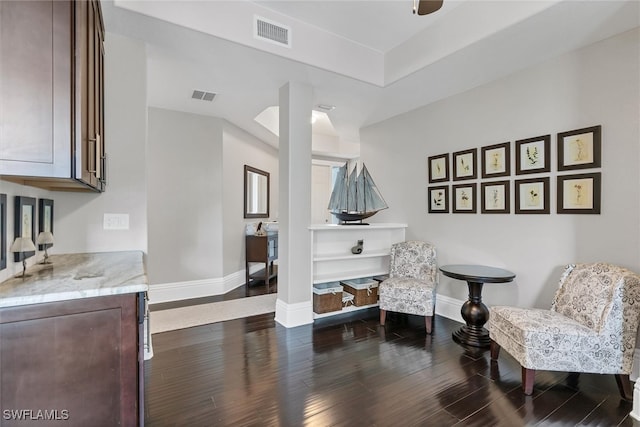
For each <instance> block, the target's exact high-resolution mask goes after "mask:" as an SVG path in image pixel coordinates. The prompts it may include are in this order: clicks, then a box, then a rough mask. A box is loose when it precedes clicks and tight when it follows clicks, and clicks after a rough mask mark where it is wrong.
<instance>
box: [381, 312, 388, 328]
mask: <svg viewBox="0 0 640 427" xmlns="http://www.w3.org/2000/svg"><path fill="white" fill-rule="evenodd" d="M386 318H387V310H383V309H380V325H381V326H384V321H385V319H386Z"/></svg>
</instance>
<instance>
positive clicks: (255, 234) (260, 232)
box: [254, 222, 267, 236]
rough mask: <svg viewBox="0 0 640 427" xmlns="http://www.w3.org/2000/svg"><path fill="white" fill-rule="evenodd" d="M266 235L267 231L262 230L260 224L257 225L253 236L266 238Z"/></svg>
mask: <svg viewBox="0 0 640 427" xmlns="http://www.w3.org/2000/svg"><path fill="white" fill-rule="evenodd" d="M266 235H267V231H266V230H265V229H264V227H262V222H259V223H258V227H257V228H256V232H255V233H254V236H266Z"/></svg>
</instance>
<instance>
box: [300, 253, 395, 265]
mask: <svg viewBox="0 0 640 427" xmlns="http://www.w3.org/2000/svg"><path fill="white" fill-rule="evenodd" d="M389 255H390V252H389V251H380V252H366V251H365V252H362V253H361V254H358V255H355V254H352V253H349V254H334V255H318V256H316V257H315V258H313V261H314V262H327V261H341V260H354V261H355V260H357V259H358V258H377V257H384V256H389Z"/></svg>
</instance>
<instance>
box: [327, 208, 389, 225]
mask: <svg viewBox="0 0 640 427" xmlns="http://www.w3.org/2000/svg"><path fill="white" fill-rule="evenodd" d="M376 212H378V211H373V212H331V213H332V214H333V215H334V216H335V217H336V218H338V219H339V220H340V221H342V222H343V223H350V222H353V221H362V220H363V219H365V218H369V217H370V216H372V215H373V214H375V213H376Z"/></svg>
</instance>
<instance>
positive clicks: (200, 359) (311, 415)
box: [145, 309, 633, 427]
mask: <svg viewBox="0 0 640 427" xmlns="http://www.w3.org/2000/svg"><path fill="white" fill-rule="evenodd" d="M434 321H435V322H434V333H433V335H426V333H425V330H424V323H423V322H422V321H421V319H420V318H419V317H416V318H414V317H411V316H401V315H391V316H389V321H388V323H387V325H386V326H385V327H381V326H380V325H379V323H378V311H377V309H370V310H364V311H361V312H356V313H352V314H350V315H348V316H337V317H335V318H325V319H322V321H318V322H316V323H315V324H314V325H305V326H300V327H297V328H291V329H287V328H284V327H282V326H281V325H279V324H277V323H276V322H274V320H273V314H272V313H271V314H268V315H261V316H253V317H251V318H246V319H236V320H231V321H227V322H221V323H217V324H212V325H203V326H198V327H195V328H189V329H183V330H178V331H170V332H164V333H161V334H155V335H154V336H153V346H154V354H155V355H154V357H153V359H151V360H149V361H146V362H145V381H146V384H145V386H146V389H145V393H146V395H145V404H146V408H145V415H146V420H145V421H146V424H147V425H148V426H187V425H188V426H296V427H297V426H304V425H308V426H361V425H362V426H398V425H401V426H404V425H411V426H413V425H416V426H450V425H458V426H487V425H491V426H509V427H511V426H531V425H541V426H544V425H554V426H575V425H587V426H596V425H598V426H604V425H607V426H615V425H623V426H627V425H629V426H630V425H632V424H633V423H632V420H631V419H630V417H629V416H628V413H629V411H630V410H631V408H632V405H631V403H630V402H625V401H621V400H620V397H619V394H618V391H617V387H616V384H615V380H614V378H613V376H607V375H591V374H581V375H580V376H578V377H576V376H571V375H569V374H568V373H565V372H537V373H536V382H535V388H534V394H533V396H525V395H524V394H523V393H522V390H521V388H520V366H519V365H518V364H517V362H515V360H514V359H513V358H512V357H511V356H510V355H509V354H508V353H506V352H505V351H503V352H501V354H500V358H499V359H498V361H497V362H492V361H490V359H489V354H488V350H480V351H479V350H477V349H469V348H464V347H461V346H459V345H457V344H456V343H454V342H453V340H452V339H451V333H452V332H453V331H454V330H456V329H457V328H458V327H459V326H460V325H459V324H458V323H456V322H453V321H451V320H449V319H445V318H442V317H439V316H436V317H435V319H434Z"/></svg>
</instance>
